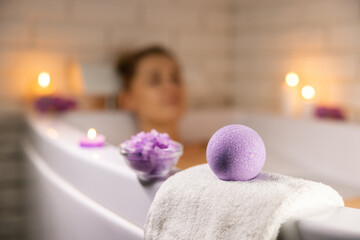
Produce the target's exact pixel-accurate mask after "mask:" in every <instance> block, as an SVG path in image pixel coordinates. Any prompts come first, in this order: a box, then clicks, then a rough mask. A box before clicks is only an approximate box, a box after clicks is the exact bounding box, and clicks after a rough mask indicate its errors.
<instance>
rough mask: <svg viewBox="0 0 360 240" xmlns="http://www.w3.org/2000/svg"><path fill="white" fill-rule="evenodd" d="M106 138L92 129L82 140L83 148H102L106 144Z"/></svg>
mask: <svg viewBox="0 0 360 240" xmlns="http://www.w3.org/2000/svg"><path fill="white" fill-rule="evenodd" d="M105 140H106V139H105V136H104V135H101V134H97V133H96V130H95V129H94V128H90V129H89V130H88V132H87V136H83V137H81V139H80V142H79V143H80V146H81V147H102V146H104V144H105Z"/></svg>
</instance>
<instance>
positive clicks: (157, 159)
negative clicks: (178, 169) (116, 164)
mask: <svg viewBox="0 0 360 240" xmlns="http://www.w3.org/2000/svg"><path fill="white" fill-rule="evenodd" d="M120 149H121V153H122V154H123V155H124V156H125V158H126V159H127V161H128V164H129V165H130V166H131V167H132V168H133V169H134V170H136V171H137V173H138V174H139V176H140V177H142V178H144V179H146V178H147V179H150V178H153V177H163V176H166V175H167V174H168V173H169V172H170V171H171V170H172V168H173V167H174V166H175V164H176V163H177V161H178V159H179V157H180V156H181V154H182V145H181V144H180V143H177V142H175V141H173V140H171V138H170V137H169V135H168V134H167V133H159V132H157V131H156V130H154V129H153V130H151V131H150V132H147V133H145V132H139V133H138V134H136V135H134V136H132V137H131V138H130V139H129V140H127V141H125V142H124V143H122V144H121V145H120Z"/></svg>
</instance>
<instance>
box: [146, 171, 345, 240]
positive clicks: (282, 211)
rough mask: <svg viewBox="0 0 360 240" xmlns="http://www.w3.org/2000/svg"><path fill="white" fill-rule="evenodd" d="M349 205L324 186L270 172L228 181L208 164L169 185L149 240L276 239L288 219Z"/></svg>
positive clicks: (153, 212) (158, 199) (151, 221)
mask: <svg viewBox="0 0 360 240" xmlns="http://www.w3.org/2000/svg"><path fill="white" fill-rule="evenodd" d="M343 205H344V202H343V200H342V198H341V196H340V195H339V194H338V193H337V192H336V191H335V190H334V189H332V188H331V187H329V186H327V185H324V184H322V183H316V182H312V181H308V180H303V179H298V178H294V177H289V176H284V175H280V174H275V173H267V172H262V173H260V174H259V175H258V176H257V177H256V178H254V179H252V180H249V181H238V182H235V181H222V180H219V179H218V178H217V177H216V175H215V174H214V173H213V172H212V171H211V170H210V168H209V166H208V165H207V164H203V165H198V166H195V167H192V168H189V169H187V170H184V171H181V172H179V173H177V174H175V175H174V176H172V177H170V178H169V179H168V180H166V181H165V182H164V184H163V185H162V186H161V188H160V189H159V190H158V192H157V193H156V196H155V199H154V201H153V203H152V205H151V207H150V210H149V212H148V216H147V220H146V223H145V240H150V239H151V240H155V239H156V240H172V239H184V240H185V239H186V240H188V239H194V240H195V239H196V240H199V239H222V240H227V239H231V240H234V239H251V240H256V239H261V240H264V239H265V240H266V239H276V237H277V235H278V233H279V229H280V226H281V224H282V223H284V222H286V221H287V220H288V219H292V218H300V217H306V216H311V215H313V214H316V213H319V212H322V211H326V209H328V208H330V207H333V206H343Z"/></svg>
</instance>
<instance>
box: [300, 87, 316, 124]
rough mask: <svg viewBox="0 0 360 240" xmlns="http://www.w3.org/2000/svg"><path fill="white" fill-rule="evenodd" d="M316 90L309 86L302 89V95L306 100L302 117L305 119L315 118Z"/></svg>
mask: <svg viewBox="0 0 360 240" xmlns="http://www.w3.org/2000/svg"><path fill="white" fill-rule="evenodd" d="M315 93H316V92H315V89H314V88H313V87H312V86H310V85H307V86H305V87H303V88H302V89H301V95H302V97H303V98H304V101H303V104H302V115H303V117H305V118H310V117H313V116H314V110H315V104H314V97H315Z"/></svg>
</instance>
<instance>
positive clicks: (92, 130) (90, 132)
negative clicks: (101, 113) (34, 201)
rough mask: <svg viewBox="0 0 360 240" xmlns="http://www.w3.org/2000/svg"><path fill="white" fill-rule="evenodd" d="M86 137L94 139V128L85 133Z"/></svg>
mask: <svg viewBox="0 0 360 240" xmlns="http://www.w3.org/2000/svg"><path fill="white" fill-rule="evenodd" d="M87 136H88V138H89V139H95V138H96V130H95V128H90V129H89V131H88V132H87Z"/></svg>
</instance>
